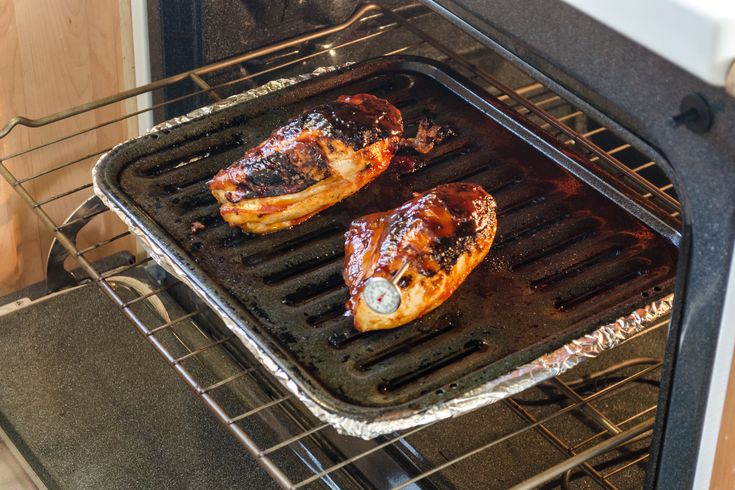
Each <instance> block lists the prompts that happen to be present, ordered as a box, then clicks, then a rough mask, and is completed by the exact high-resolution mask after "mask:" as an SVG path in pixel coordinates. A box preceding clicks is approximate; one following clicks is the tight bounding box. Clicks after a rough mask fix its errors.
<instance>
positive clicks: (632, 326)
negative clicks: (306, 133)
mask: <svg viewBox="0 0 735 490" xmlns="http://www.w3.org/2000/svg"><path fill="white" fill-rule="evenodd" d="M337 68H338V67H325V68H319V69H317V70H315V71H314V72H312V73H309V74H304V75H299V76H296V77H292V78H284V79H279V80H274V81H271V82H268V83H266V84H265V85H262V86H260V87H257V88H254V89H251V90H248V91H247V92H243V93H241V94H237V95H233V96H232V97H229V98H227V99H224V100H222V101H219V102H217V103H215V104H212V105H209V106H206V107H202V108H200V109H196V110H194V111H192V112H190V113H189V114H187V115H185V116H181V117H177V118H173V119H171V120H169V121H165V122H162V123H160V124H158V125H156V126H154V127H153V128H151V129H150V130H149V131H148V133H150V132H156V131H162V130H164V129H170V128H173V127H175V126H178V125H180V124H183V123H185V122H188V121H191V120H193V119H197V118H201V117H205V116H206V115H208V114H211V113H213V112H216V111H218V110H222V109H224V108H226V107H230V106H233V105H235V104H239V103H242V102H245V101H249V100H252V99H255V98H257V97H260V96H262V95H265V94H268V93H271V92H273V91H276V90H280V89H283V88H286V87H289V86H291V85H294V84H296V83H299V82H301V81H304V80H308V79H310V78H313V77H315V76H318V75H320V74H323V73H327V72H330V71H334V70H335V69H337ZM121 144H122V143H121ZM118 146H119V145H118ZM106 155H107V154H104V155H102V156H101V157H100V159H99V161H98V162H97V165H95V167H94V168H93V170H92V177H93V182H94V192H95V194H96V195H97V196H98V197H99V198H100V200H102V202H103V203H104V204H105V205H106V206H107V207H108V208H110V210H112V211H113V212H114V213H115V214H116V215H117V216H119V217H120V219H121V220H122V221H123V222H124V223H125V224H126V226H127V227H128V228H129V229H130V230H131V232H132V233H133V234H134V235H135V236H136V237H137V238H138V239H139V240H140V243H141V244H142V246H143V247H144V248H145V249H146V250H147V252H148V253H149V254H150V256H151V258H152V259H153V260H154V261H155V262H156V263H157V264H158V265H160V266H161V267H163V268H164V269H165V270H166V271H168V272H169V273H170V274H172V275H173V276H175V277H176V278H178V279H179V280H180V281H181V282H183V283H184V284H186V285H187V286H188V287H189V288H191V289H192V290H193V291H194V292H195V293H196V294H197V295H199V296H200V297H201V298H202V299H203V300H204V301H205V302H206V303H207V304H208V305H209V306H210V307H211V308H212V309H213V310H214V311H215V313H217V315H218V316H219V317H220V318H221V319H222V321H223V322H224V323H225V325H226V326H227V328H229V329H230V330H231V331H233V332H234V333H235V334H236V335H237V337H238V338H239V339H240V341H241V342H242V343H243V345H244V346H245V347H246V348H247V349H248V351H249V352H250V353H251V354H252V355H253V356H254V357H255V359H256V360H257V361H258V362H260V363H261V364H262V365H263V366H264V367H265V368H266V369H267V370H268V371H269V372H270V373H271V374H272V375H273V376H275V378H276V379H278V380H279V382H280V383H281V384H282V385H283V386H284V387H285V388H286V389H287V390H288V391H290V392H291V393H293V394H294V395H295V396H296V397H297V398H298V399H299V400H300V401H301V402H302V403H303V404H304V405H305V406H306V407H307V408H308V409H309V410H310V411H311V412H312V413H313V414H314V415H315V416H316V417H317V418H319V419H320V420H322V421H323V422H326V423H328V424H330V425H332V426H333V427H334V428H335V429H336V430H337V432H339V433H341V434H345V435H350V436H355V437H360V438H362V439H373V438H375V437H377V436H379V435H383V434H387V433H390V432H394V431H398V430H405V429H410V428H412V427H417V426H421V425H425V424H429V423H433V422H437V421H439V420H443V419H447V418H451V417H457V416H459V415H462V414H465V413H468V412H471V411H473V410H476V409H478V408H480V407H484V406H486V405H490V404H492V403H495V402H497V401H499V400H502V399H504V398H507V397H510V396H512V395H515V394H517V393H520V392H521V391H524V390H526V389H528V388H530V387H532V386H534V385H536V384H538V383H540V382H542V381H545V380H547V379H549V378H552V377H554V376H558V375H560V374H562V373H564V372H565V371H567V370H569V369H571V368H572V367H574V366H576V365H578V364H579V363H580V362H582V361H584V360H585V359H588V358H592V357H596V356H597V355H599V354H600V353H602V352H604V351H606V350H609V349H611V348H613V347H616V346H617V345H619V344H620V343H622V342H623V341H625V340H627V339H629V338H630V337H632V336H633V335H635V334H636V333H638V332H640V331H642V330H643V329H644V328H646V326H648V325H651V324H652V323H653V322H655V321H656V320H659V319H662V318H664V317H665V316H666V315H668V314H669V313H670V312H671V308H672V306H673V301H674V296H673V294H669V295H667V296H665V297H663V298H661V299H659V300H656V301H654V302H652V303H650V304H648V305H646V306H644V307H643V308H639V309H637V310H635V311H633V312H632V313H631V314H629V315H627V316H624V317H621V318H619V319H617V320H616V321H614V322H612V323H608V324H607V325H602V326H601V327H599V328H597V329H596V330H594V331H593V332H591V333H589V334H587V335H584V336H583V337H580V338H579V339H576V340H574V341H572V342H570V343H568V344H566V345H564V346H562V347H560V348H558V349H556V350H554V351H552V352H549V353H547V354H544V355H542V356H541V357H539V358H538V359H536V360H534V361H532V362H530V363H528V364H524V365H522V366H519V367H517V368H516V369H514V370H513V371H511V372H509V373H507V374H505V375H503V376H500V377H498V378H496V379H494V380H493V381H490V382H488V383H485V384H483V385H481V386H478V387H477V388H474V389H472V390H470V391H467V392H465V393H463V394H461V395H459V396H457V397H455V398H453V399H451V400H447V401H444V402H441V403H438V404H436V405H433V406H431V407H428V408H426V409H424V410H421V411H413V412H404V413H397V414H394V415H391V416H386V417H382V418H377V419H370V420H365V419H360V418H356V417H352V416H349V415H345V414H341V413H335V412H332V411H330V410H327V409H325V408H324V406H323V405H322V404H320V403H319V402H318V400H315V399H313V398H312V397H311V396H310V395H308V394H307V393H305V392H304V391H303V390H302V389H301V388H300V386H299V385H298V384H297V383H296V382H295V381H294V380H293V379H292V378H291V377H290V375H289V374H288V373H287V372H286V371H285V370H284V369H282V368H281V367H280V366H279V365H278V364H277V363H276V362H275V361H274V360H273V359H272V358H271V357H270V356H269V355H268V354H267V353H266V352H265V351H264V350H263V349H262V348H261V347H260V345H259V344H258V342H257V341H256V340H254V339H253V338H252V337H250V335H249V334H248V332H247V331H246V330H245V329H243V328H242V326H240V325H239V323H238V322H237V321H235V320H234V319H232V318H230V316H229V315H228V314H227V313H226V312H225V311H224V310H222V309H221V308H219V307H218V306H217V305H216V303H215V302H214V301H213V300H211V299H210V298H209V294H208V293H207V291H205V290H203V289H200V288H199V287H198V286H197V285H196V284H195V283H194V282H193V281H192V280H191V279H190V278H189V277H188V273H187V272H186V271H184V270H182V269H181V268H180V267H179V266H178V265H177V264H176V263H175V262H174V261H173V260H171V259H170V258H169V257H168V253H167V251H166V250H163V249H161V248H160V247H159V246H158V245H157V244H156V243H155V242H154V241H152V240H150V239H149V238H148V236H147V235H146V233H145V232H144V231H143V230H142V229H140V228H138V227H137V226H136V225H135V224H134V223H133V221H132V220H131V219H130V218H129V217H128V214H127V210H125V209H122V208H118V207H117V206H116V205H115V204H114V203H112V202H111V201H110V200H109V199H108V198H107V196H106V195H105V193H104V192H103V191H102V190H101V189H100V188H99V187H98V185H97V182H98V179H97V174H98V167H99V165H100V162H102V161H103V160H104V159H105V157H106Z"/></svg>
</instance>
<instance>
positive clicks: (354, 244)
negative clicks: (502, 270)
mask: <svg viewBox="0 0 735 490" xmlns="http://www.w3.org/2000/svg"><path fill="white" fill-rule="evenodd" d="M495 231H496V218H495V200H494V199H493V198H492V196H490V195H489V194H488V193H487V192H485V190H484V189H483V188H482V187H480V186H478V185H474V184H464V183H457V184H445V185H441V186H439V187H436V188H434V189H432V190H430V191H428V192H425V193H423V194H420V195H417V196H416V197H414V198H413V199H412V200H410V201H408V202H407V203H405V204H404V205H402V206H400V207H398V208H396V209H393V210H390V211H387V212H384V213H375V214H371V215H368V216H365V217H362V218H360V219H357V220H355V221H353V223H352V226H351V228H350V229H349V231H348V232H347V234H346V242H345V261H344V270H343V276H344V280H345V283H346V284H347V286H348V287H349V290H350V299H349V300H348V302H347V305H346V306H347V310H348V311H349V312H350V313H351V314H352V315H353V316H354V323H355V328H357V330H359V331H363V332H364V331H368V330H380V329H388V328H395V327H399V326H401V325H405V324H406V323H408V322H410V321H412V320H414V319H416V318H419V317H421V316H423V315H425V314H426V313H428V312H430V311H431V310H433V309H434V308H436V307H437V306H439V305H441V304H442V303H443V302H444V301H446V300H447V298H449V297H450V296H451V295H452V293H454V291H455V290H456V289H457V288H458V287H459V286H460V284H462V282H463V281H464V279H465V278H466V277H467V276H468V275H469V274H470V272H472V270H473V269H474V268H475V267H476V266H477V265H478V264H479V263H480V262H482V260H483V259H484V258H485V255H487V253H488V250H490V246H491V245H492V243H493V239H494V237H495ZM406 264H407V267H406V268H405V271H406V272H405V273H404V274H403V275H402V276H401V278H400V280H398V282H397V284H396V286H397V287H398V290H399V291H400V293H401V302H400V305H399V306H398V309H397V310H395V311H394V312H393V313H389V314H381V313H377V312H375V311H373V310H372V309H371V308H370V307H369V306H368V305H367V303H366V301H365V300H364V298H363V294H362V293H363V290H364V288H365V284H366V282H367V280H368V279H370V278H372V277H382V278H385V279H388V280H391V279H392V278H393V277H394V275H395V274H396V273H397V272H398V271H399V270H401V269H402V268H404V265H406Z"/></svg>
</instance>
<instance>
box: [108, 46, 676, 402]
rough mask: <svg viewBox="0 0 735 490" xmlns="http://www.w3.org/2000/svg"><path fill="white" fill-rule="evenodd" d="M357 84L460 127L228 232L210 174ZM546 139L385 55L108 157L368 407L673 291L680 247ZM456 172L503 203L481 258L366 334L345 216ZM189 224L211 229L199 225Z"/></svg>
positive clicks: (534, 349) (210, 272)
mask: <svg viewBox="0 0 735 490" xmlns="http://www.w3.org/2000/svg"><path fill="white" fill-rule="evenodd" d="M361 92H367V93H371V94H374V95H377V96H379V97H384V98H386V99H388V100H389V101H391V102H392V103H394V104H395V105H396V106H397V107H398V108H400V110H401V111H402V113H403V117H404V121H405V125H406V134H407V135H408V136H411V135H412V133H413V132H415V131H416V126H417V123H418V121H419V120H420V119H421V118H423V117H427V116H428V117H431V118H433V119H434V120H435V121H437V122H438V123H440V124H443V125H447V126H449V127H451V128H452V129H453V131H454V132H455V133H456V134H455V135H454V136H453V137H451V138H449V139H447V140H446V141H444V142H442V143H441V144H440V145H438V146H437V147H436V148H435V149H434V150H433V151H432V152H431V153H429V154H428V155H426V156H423V157H420V158H419V160H420V161H419V166H420V167H421V168H420V169H419V170H418V171H415V172H413V173H407V174H401V173H400V172H399V171H398V166H397V165H396V166H395V168H392V169H390V170H389V171H387V172H386V173H385V174H383V175H382V176H381V177H380V178H378V179H377V180H376V181H374V182H373V183H371V184H370V185H368V186H367V187H366V188H365V189H363V190H362V191H360V192H359V193H358V194H356V195H354V196H352V197H350V198H348V199H347V200H345V201H343V202H341V203H339V204H337V205H335V206H333V207H332V208H330V209H328V210H326V211H324V212H322V213H321V214H319V215H317V216H316V217H314V218H312V219H310V220H308V221H307V222H305V223H304V224H302V225H300V226H297V227H294V228H293V229H290V230H287V231H282V232H277V233H274V234H271V235H266V236H249V235H245V234H244V233H242V232H240V231H239V230H237V229H230V228H229V227H228V226H227V224H226V223H225V222H224V221H223V220H222V218H221V217H220V216H219V214H218V207H217V205H216V204H215V201H214V199H213V198H212V197H211V195H210V194H209V192H208V191H207V188H206V184H205V183H206V181H207V180H208V179H209V178H211V177H212V176H213V175H214V174H215V173H216V172H217V171H218V170H219V169H221V168H223V167H226V166H228V165H229V164H231V163H232V162H233V161H235V160H236V159H237V158H238V157H239V156H240V155H242V154H243V152H244V151H245V150H246V149H248V148H250V147H252V146H254V145H256V144H258V143H259V142H260V141H262V140H263V139H264V138H266V137H267V136H268V135H269V133H270V132H271V131H272V130H273V129H274V128H277V127H278V126H279V125H281V124H283V123H284V122H285V121H286V120H288V119H289V118H290V117H293V116H295V115H297V114H299V113H300V112H301V111H302V110H304V109H305V108H308V107H310V106H315V105H317V104H320V103H322V102H325V101H330V100H333V99H335V98H336V97H337V96H339V95H342V94H355V93H361ZM504 118H505V119H504ZM499 121H505V122H499ZM507 121H513V125H514V129H513V131H511V130H510V129H508V127H506V123H507ZM519 128H521V129H520V130H519ZM552 141H553V140H552V139H551V138H550V137H546V136H545V135H544V134H543V132H542V131H541V130H539V129H538V128H535V127H533V126H532V124H531V123H530V122H528V121H526V120H525V119H523V118H521V117H520V116H518V115H515V114H510V111H508V110H507V109H505V108H504V106H503V105H502V104H501V103H499V102H497V101H495V100H494V99H492V97H490V96H488V95H486V94H484V93H482V92H481V91H480V90H479V89H477V88H476V87H474V86H472V84H471V83H469V82H466V81H462V80H461V79H460V78H459V77H458V76H457V75H456V74H454V73H452V72H449V71H448V70H446V69H444V68H442V67H441V66H437V65H435V64H429V63H425V62H422V61H420V60H416V59H412V58H408V59H406V58H398V59H381V60H375V61H371V62H366V63H363V64H360V65H355V66H353V67H350V68H348V69H346V70H343V71H341V72H338V73H337V74H336V75H329V76H325V77H324V78H323V79H321V78H320V79H317V80H315V81H309V82H305V83H303V84H299V85H298V86H297V87H293V88H290V89H286V90H284V91H281V92H278V93H275V94H271V95H269V96H265V97H263V98H261V99H258V100H257V101H256V103H254V104H252V103H245V104H242V105H238V106H236V107H233V108H230V109H226V110H224V111H222V112H220V113H216V114H214V115H212V116H210V117H207V118H205V119H202V120H197V121H193V122H190V123H187V124H184V125H182V126H180V127H177V128H174V129H172V130H171V131H170V132H168V133H166V134H159V135H158V136H157V137H155V138H151V137H146V138H143V139H142V140H138V141H134V142H132V143H129V144H127V145H124V146H122V147H120V148H118V149H117V150H115V152H114V153H113V154H112V155H110V157H109V158H108V161H107V167H106V168H105V175H106V177H105V179H104V180H105V182H106V184H105V186H106V189H105V192H107V193H109V194H110V195H113V196H114V197H115V199H116V201H117V202H118V203H119V204H120V205H121V206H127V208H128V209H129V212H130V213H131V214H132V215H134V216H136V217H137V218H138V220H139V222H140V223H142V226H143V228H144V229H145V230H146V233H150V234H151V235H152V236H155V237H156V238H157V239H158V240H159V241H160V242H162V243H164V244H167V246H168V247H170V250H171V254H172V255H173V256H175V257H176V258H177V260H179V261H180V262H182V263H184V264H186V267H188V268H189V270H190V273H191V274H192V276H193V277H195V278H196V279H197V281H198V283H199V284H200V285H203V287H205V288H207V287H211V288H213V289H216V291H217V294H218V295H220V296H221V298H222V301H223V302H225V303H226V304H227V305H228V307H230V308H232V309H233V311H235V312H236V313H237V314H238V316H239V317H240V318H241V319H242V323H243V326H244V328H246V329H247V330H248V331H249V332H250V335H251V336H252V337H253V338H255V339H256V340H257V341H258V342H260V343H261V344H262V345H263V346H266V347H267V349H268V350H269V351H270V352H272V353H274V354H273V355H274V356H275V357H276V359H277V361H278V363H279V364H281V366H282V367H283V368H285V369H286V370H287V371H288V372H289V373H290V375H291V376H292V378H293V379H294V380H296V381H297V382H298V383H299V384H300V385H301V386H302V388H304V389H305V390H306V392H307V393H309V394H310V395H311V396H313V397H314V398H315V399H318V400H320V403H322V404H325V405H328V406H330V408H331V409H333V410H336V411H338V412H342V413H345V414H360V415H363V416H365V415H368V416H369V414H370V413H373V414H378V413H379V414H385V413H387V412H390V411H392V410H397V409H399V408H401V409H417V408H424V407H426V406H428V405H430V404H433V403H436V402H438V401H440V400H444V399H447V398H451V397H453V396H456V395H458V394H460V393H463V392H465V391H467V390H468V389H471V388H472V387H474V386H477V385H479V384H481V383H483V382H487V381H489V380H492V379H494V378H496V377H497V376H500V375H502V374H505V373H507V372H508V371H510V370H511V369H512V368H514V367H516V366H519V365H521V364H524V363H526V362H529V361H531V360H533V359H535V358H537V357H538V356H540V355H542V354H543V353H545V352H549V351H551V350H553V349H554V348H557V347H559V346H560V345H562V344H564V343H566V342H569V341H571V340H573V339H575V338H578V337H580V336H582V335H584V334H585V333H588V332H590V331H592V330H594V329H595V328H596V327H598V326H600V325H602V324H603V323H605V322H609V321H612V320H614V319H616V318H618V317H620V316H623V315H626V314H628V313H630V312H631V311H633V310H634V309H635V308H637V307H640V306H642V305H644V304H648V303H650V302H651V301H652V300H653V299H654V298H656V297H660V296H662V295H664V294H666V293H668V292H670V291H671V289H672V284H673V277H674V269H675V263H676V256H677V248H676V246H675V245H674V244H673V243H672V241H671V240H670V239H668V238H665V237H664V236H663V235H661V234H659V233H656V232H654V231H653V229H652V228H650V227H649V226H647V225H646V224H644V222H643V221H642V220H640V219H638V218H636V217H635V216H634V215H633V214H632V213H631V212H630V210H627V209H624V207H623V206H621V205H620V204H619V203H618V202H619V201H620V200H619V199H618V200H617V201H618V202H616V200H615V199H612V198H610V197H608V196H606V195H605V194H604V189H603V192H600V191H599V190H596V188H593V187H592V186H591V185H588V183H586V182H585V181H583V180H582V179H581V178H579V177H576V176H575V175H573V174H572V173H571V172H570V171H569V170H568V169H567V168H570V167H569V164H570V162H571V164H572V166H573V164H574V161H575V160H576V161H580V159H579V157H577V156H575V155H573V154H571V153H570V152H569V151H567V150H563V149H561V148H558V147H556V146H555V143H552ZM542 150H543V151H542ZM565 162H566V163H565ZM563 164H564V165H563ZM565 166H566V167H567V168H565ZM575 173H578V172H575ZM455 181H466V182H473V183H476V184H479V185H481V186H483V187H484V188H485V189H486V190H487V191H488V192H490V193H491V194H492V195H493V196H494V197H495V199H496V200H497V204H498V208H497V210H498V235H497V237H496V240H495V244H494V245H493V247H492V249H491V251H490V253H489V255H488V256H487V258H486V260H485V261H484V262H483V263H482V264H481V265H480V266H479V267H478V268H477V269H476V270H475V271H474V272H473V273H472V274H471V275H470V276H469V277H468V279H467V280H466V281H465V282H464V284H462V286H461V287H460V288H459V289H458V290H457V292H456V293H455V294H454V295H453V296H452V297H451V298H450V299H449V300H448V301H446V303H444V304H443V305H442V306H441V307H439V308H437V309H436V310H434V311H433V312H431V313H430V314H428V315H426V316H425V317H423V318H421V319H419V320H417V321H415V322H413V323H411V324H409V325H406V326H405V327H402V328H398V329H395V330H389V331H382V332H372V333H364V334H361V333H358V332H356V331H355V330H354V329H353V327H352V319H351V318H349V317H345V316H343V314H344V303H345V300H346V299H347V288H346V287H345V285H344V282H343V280H342V260H343V254H344V252H343V245H344V238H343V234H344V232H345V230H346V229H347V228H348V227H349V225H350V222H351V221H352V220H353V219H354V218H357V217H359V216H362V215H365V214H368V213H372V212H375V211H383V210H386V209H390V208H393V207H396V206H399V205H400V204H402V203H403V202H405V201H406V200H408V199H410V198H411V196H412V193H414V192H421V191H424V190H427V189H430V188H432V187H433V186H436V185H438V184H441V183H445V182H455ZM597 188H598V189H599V185H598V186H597ZM639 211H640V210H639ZM639 216H640V214H639ZM195 221H198V222H200V223H202V224H204V225H205V228H204V229H203V230H200V231H197V232H192V229H191V226H192V223H193V222H195Z"/></svg>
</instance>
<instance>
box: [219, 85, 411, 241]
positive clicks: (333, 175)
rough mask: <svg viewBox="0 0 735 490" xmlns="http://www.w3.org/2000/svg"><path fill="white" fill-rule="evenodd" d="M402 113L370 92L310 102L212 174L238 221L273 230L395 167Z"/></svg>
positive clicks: (223, 206)
mask: <svg viewBox="0 0 735 490" xmlns="http://www.w3.org/2000/svg"><path fill="white" fill-rule="evenodd" d="M402 134H403V121H402V118H401V113H400V111H399V110H398V109H396V108H395V107H394V106H393V105H391V104H390V103H389V102H388V101H386V100H383V99H380V98H378V97H375V96H373V95H369V94H358V95H353V96H344V95H343V96H340V97H339V98H338V99H337V100H336V101H334V102H330V103H328V104H324V105H321V106H318V107H315V108H313V109H310V110H307V111H305V112H304V113H302V114H301V115H300V116H299V117H296V118H294V119H291V120H290V121H289V122H287V123H286V124H285V125H284V126H282V127H281V128H279V129H277V130H276V131H274V132H273V133H272V134H271V135H270V137H269V138H268V139H266V140H265V141H264V142H262V143H261V144H260V145H258V146H256V147H255V148H252V149H251V150H248V151H247V152H246V153H245V155H244V156H243V157H242V158H241V159H240V160H238V161H237V162H235V163H233V164H232V165H230V166H229V167H227V168H225V169H223V170H220V171H219V173H217V175H215V176H214V178H213V179H212V180H211V181H210V182H209V189H210V191H211V192H212V194H213V195H214V197H215V198H216V199H217V201H219V203H220V214H221V215H222V217H223V218H224V219H225V221H227V222H228V223H229V224H230V226H237V227H240V228H241V229H242V230H243V231H246V232H250V233H270V232H272V231H276V230H280V229H282V228H287V227H289V226H293V225H296V224H298V223H301V222H303V221H305V220H307V219H308V218H310V217H311V216H313V215H315V214H317V213H318V212H320V211H323V210H324V209H326V208H328V207H330V206H332V205H334V204H336V203H337V202H339V201H341V200H342V199H344V198H346V197H348V196H350V195H352V194H354V193H355V192H357V191H358V190H359V189H360V188H362V187H363V186H365V185H366V184H368V183H369V182H371V181H372V180H374V179H375V178H376V177H377V176H378V175H380V174H381V173H382V172H383V171H385V170H386V168H388V165H389V164H390V161H391V158H393V154H394V153H395V151H396V149H397V147H398V143H399V141H400V139H401V135H402Z"/></svg>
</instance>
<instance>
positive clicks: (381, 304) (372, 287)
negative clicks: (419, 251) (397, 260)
mask: <svg viewBox="0 0 735 490" xmlns="http://www.w3.org/2000/svg"><path fill="white" fill-rule="evenodd" d="M407 270H408V262H406V263H405V264H403V266H401V268H400V269H399V270H398V272H396V274H395V275H394V276H393V279H391V280H388V279H386V278H384V277H371V278H370V279H368V280H367V282H365V288H364V289H363V290H362V298H363V299H364V300H365V304H366V305H368V308H370V309H371V310H373V311H374V312H375V313H379V314H381V315H390V314H391V313H393V312H395V311H396V310H397V309H398V307H399V306H401V290H400V289H398V281H400V280H401V277H403V274H405V273H406V271H407Z"/></svg>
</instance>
